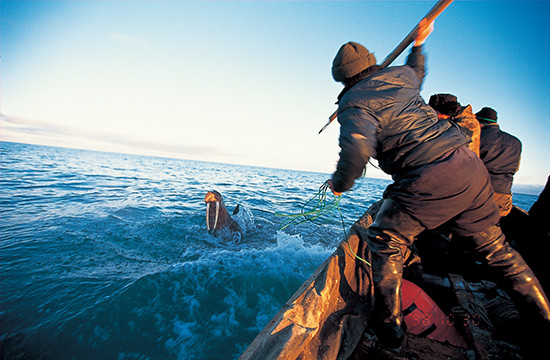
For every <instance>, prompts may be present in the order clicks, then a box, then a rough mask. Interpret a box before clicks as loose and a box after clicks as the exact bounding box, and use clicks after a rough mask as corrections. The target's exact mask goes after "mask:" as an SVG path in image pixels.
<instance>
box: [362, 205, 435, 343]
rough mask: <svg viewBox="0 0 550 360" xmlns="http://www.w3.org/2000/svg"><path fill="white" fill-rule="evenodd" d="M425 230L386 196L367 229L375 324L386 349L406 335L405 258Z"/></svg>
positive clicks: (374, 327)
mask: <svg viewBox="0 0 550 360" xmlns="http://www.w3.org/2000/svg"><path fill="white" fill-rule="evenodd" d="M423 230H424V227H423V226H422V225H421V224H420V223H419V222H418V221H416V220H415V219H413V218H411V217H410V216H409V215H408V214H407V213H406V212H405V211H404V210H403V209H402V208H401V207H400V206H399V205H398V204H397V203H396V202H394V201H393V200H391V199H384V202H383V204H382V206H381V208H380V210H379V212H378V213H377V214H376V217H375V220H374V223H373V224H372V225H371V226H370V227H369V228H368V230H367V233H368V245H369V249H370V251H371V265H372V280H373V283H374V309H373V319H372V321H373V323H372V327H373V330H374V331H375V332H376V335H377V336H378V340H379V342H380V345H381V346H382V347H384V348H387V349H398V348H399V347H400V346H401V344H402V343H403V339H404V338H405V328H404V321H403V314H402V312H401V310H402V300H401V284H402V276H403V258H404V254H405V253H406V252H407V247H408V246H410V245H412V243H413V239H414V237H415V236H416V235H418V234H419V233H420V232H421V231H423Z"/></svg>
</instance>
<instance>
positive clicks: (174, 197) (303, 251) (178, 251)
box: [0, 142, 537, 360]
mask: <svg viewBox="0 0 550 360" xmlns="http://www.w3.org/2000/svg"><path fill="white" fill-rule="evenodd" d="M0 166H1V168H0V213H1V222H0V274H1V275H0V342H1V343H0V358H1V359H5V360H8V359H60V360H61V359H119V360H123V359H236V358H238V357H239V356H240V354H241V353H242V352H243V351H244V350H245V349H246V347H247V346H248V345H249V344H250V342H251V341H252V340H253V339H254V338H255V337H256V335H257V334H258V333H259V332H260V331H261V330H262V329H263V327H264V326H265V325H266V324H267V323H268V322H269V320H270V319H271V318H272V317H273V316H274V315H275V313H276V312H277V311H278V310H279V308H280V307H281V306H282V305H283V304H284V303H285V302H286V301H287V300H288V298H289V297H290V296H291V295H292V294H293V293H294V292H295V291H296V290H297V289H298V287H299V286H300V285H301V284H302V283H303V282H304V281H305V280H306V279H307V278H308V277H309V276H310V275H311V273H312V272H313V271H314V270H315V269H316V268H317V267H318V266H319V265H320V264H321V263H322V262H323V261H324V260H325V259H326V258H327V257H328V256H329V255H330V254H331V253H332V252H333V251H334V250H335V248H336V246H337V245H338V244H339V242H340V241H341V240H342V238H343V237H344V229H346V230H347V229H349V227H350V226H351V225H352V224H353V222H354V221H355V220H356V219H357V218H358V217H359V216H360V215H361V214H362V213H363V212H364V211H365V210H366V209H367V208H368V206H369V205H370V204H372V203H373V202H375V201H376V200H378V199H380V198H381V196H382V193H383V191H384V188H385V187H386V186H387V185H388V183H389V181H387V180H380V179H372V178H368V177H365V178H361V179H360V180H358V181H357V183H356V185H355V187H354V189H353V190H352V191H350V192H346V193H345V194H344V195H343V196H342V199H341V201H340V204H339V206H340V209H341V211H342V219H343V221H342V220H341V218H340V214H339V213H338V212H337V211H336V210H333V211H331V212H329V213H328V214H327V216H326V217H325V218H323V219H321V220H320V221H317V222H316V223H311V222H304V223H301V224H298V225H291V226H288V227H286V228H284V229H282V230H281V229H280V227H281V224H282V223H283V221H284V220H285V218H284V217H281V216H280V214H298V213H299V212H300V211H301V209H302V207H303V205H304V203H306V202H307V201H308V200H310V199H311V198H312V197H313V196H314V195H316V194H317V193H318V191H319V188H320V186H321V185H322V184H323V183H324V182H325V181H326V180H327V179H328V178H329V176H330V174H323V173H312V172H301V171H291V170H280V169H269V168H261V167H251V166H241V165H230V164H218V163H210V162H200V161H189V160H179V159H169V158H158V157H148V156H139V155H127V154H114V153H105V152H97V151H87V150H75V149H66V148H56V147H47V146H37V145H27V144H18V143H8V142H0ZM210 190H217V191H219V192H220V193H221V194H222V195H223V196H224V201H225V204H226V205H227V208H228V209H229V211H230V212H231V211H232V210H233V208H234V207H235V206H237V205H238V204H240V205H241V207H242V208H244V209H245V210H244V214H246V225H245V226H243V227H244V228H245V230H246V231H245V233H244V235H243V237H242V238H241V239H240V241H224V240H223V239H218V238H215V237H213V236H211V235H209V234H208V232H207V229H206V220H205V219H206V217H205V213H206V205H205V203H204V195H205V194H206V193H207V192H208V191H210ZM536 198H537V196H536V195H527V194H514V203H516V205H518V206H520V207H522V208H524V209H526V210H528V209H529V208H530V206H531V205H532V203H533V202H534V201H535V200H536ZM342 225H344V228H343V226H342Z"/></svg>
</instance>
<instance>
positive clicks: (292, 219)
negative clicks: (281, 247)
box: [275, 181, 371, 266]
mask: <svg viewBox="0 0 550 360" xmlns="http://www.w3.org/2000/svg"><path fill="white" fill-rule="evenodd" d="M328 189H329V185H328V181H325V182H324V183H323V185H321V187H319V191H318V192H317V194H315V196H313V197H312V198H311V199H310V200H308V201H307V202H306V203H305V204H304V205H303V206H302V208H301V209H300V213H299V214H281V213H275V215H276V216H279V217H284V218H286V220H284V221H283V222H282V223H281V225H279V230H283V229H285V228H287V227H289V226H290V225H298V224H301V223H304V222H306V221H310V222H312V223H314V224H317V225H322V223H320V222H316V221H317V219H319V217H321V216H323V215H326V214H328V213H329V212H330V211H332V210H334V209H337V210H338V214H339V215H340V220H341V222H342V230H343V231H344V239H345V238H346V234H347V232H346V225H345V223H344V216H343V215H342V210H341V209H340V199H341V196H340V195H334V198H333V199H332V200H328V199H327V190H328ZM311 204H313V206H312V208H311V210H307V211H306V208H308V206H311ZM348 248H349V251H350V252H351V253H352V254H353V256H354V257H355V258H357V259H358V260H360V261H362V262H364V263H365V264H367V265H368V266H371V265H370V263H369V262H368V261H367V260H365V259H363V258H362V257H360V256H358V255H357V254H356V253H354V252H353V250H352V249H351V245H350V244H349V242H348Z"/></svg>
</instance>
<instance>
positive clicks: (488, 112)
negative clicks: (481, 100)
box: [476, 107, 497, 123]
mask: <svg viewBox="0 0 550 360" xmlns="http://www.w3.org/2000/svg"><path fill="white" fill-rule="evenodd" d="M476 118H477V120H478V121H485V122H492V123H496V122H497V112H496V111H495V110H494V109H492V108H490V107H484V108H483V109H481V110H479V111H478V112H477V113H476Z"/></svg>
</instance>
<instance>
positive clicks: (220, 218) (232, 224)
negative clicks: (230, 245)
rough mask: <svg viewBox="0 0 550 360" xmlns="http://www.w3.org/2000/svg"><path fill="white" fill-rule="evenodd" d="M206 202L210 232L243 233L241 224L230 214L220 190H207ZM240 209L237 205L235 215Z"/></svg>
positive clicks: (219, 233) (217, 233)
mask: <svg viewBox="0 0 550 360" xmlns="http://www.w3.org/2000/svg"><path fill="white" fill-rule="evenodd" d="M204 202H205V203H206V227H207V229H208V232H209V233H210V234H212V235H214V236H218V235H222V234H223V235H226V236H227V235H229V236H231V235H234V234H235V233H237V234H239V235H240V234H241V233H242V229H241V226H240V225H239V223H238V222H236V221H235V220H234V219H233V218H232V217H231V215H229V211H227V208H226V207H225V203H224V202H223V198H222V195H221V194H220V193H219V192H217V191H209V192H207V193H206V195H205V196H204ZM239 210H240V206H239V205H237V207H235V210H233V215H236V214H237V213H238V212H239ZM239 239H240V236H239Z"/></svg>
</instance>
